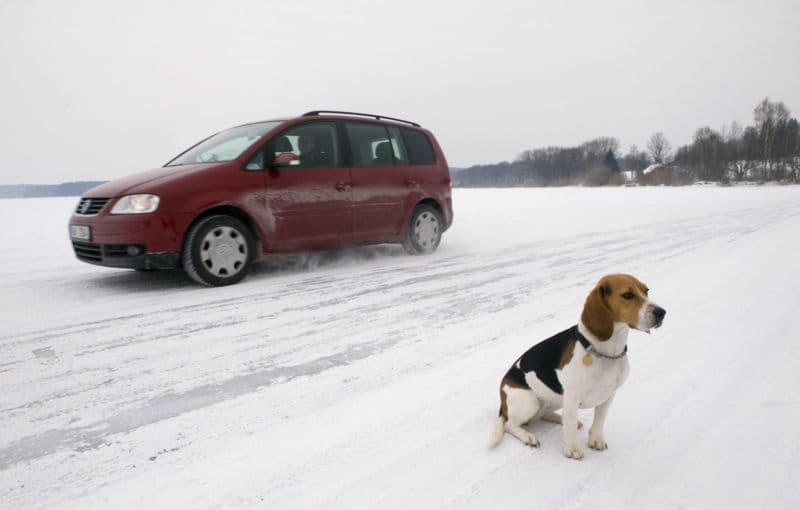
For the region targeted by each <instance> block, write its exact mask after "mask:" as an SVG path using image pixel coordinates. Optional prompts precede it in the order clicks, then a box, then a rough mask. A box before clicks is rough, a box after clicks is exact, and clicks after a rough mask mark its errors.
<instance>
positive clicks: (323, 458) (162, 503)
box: [0, 187, 800, 509]
mask: <svg viewBox="0 0 800 510" xmlns="http://www.w3.org/2000/svg"><path fill="white" fill-rule="evenodd" d="M75 202H76V200H75V199H54V198H50V199H9V200H0V217H2V218H3V219H4V222H3V227H2V229H0V242H1V243H2V246H3V247H4V249H3V250H2V251H0V281H2V292H0V310H2V324H3V326H4V328H3V332H2V333H0V384H2V388H1V391H0V502H1V503H0V507H2V508H3V509H9V508H80V509H91V508H98V509H107V508H115V509H118V508H153V509H155V508H252V507H262V508H270V509H277V508H376V507H381V508H459V509H461V508H512V507H514V508H521V507H526V508H636V509H638V508H787V509H788V508H797V507H798V505H800V484H798V481H800V480H798V477H799V475H800V469H799V468H800V438H798V430H800V428H799V427H798V420H800V397H798V393H797V388H798V382H800V376H799V375H798V370H797V367H798V366H800V365H799V362H800V315H798V313H797V310H798V306H799V305H800V272H798V253H799V252H800V235H798V234H800V188H799V187H769V188H697V187H687V188H622V189H581V188H563V189H513V190H463V189H458V190H455V194H454V207H455V213H456V218H455V224H454V226H453V228H452V229H451V230H450V231H448V232H447V233H446V234H445V237H444V240H443V243H442V245H441V247H440V250H439V251H438V252H437V253H436V254H434V255H432V256H427V257H410V256H406V255H403V254H402V253H401V251H400V250H399V249H398V248H397V247H393V246H380V247H373V248H361V249H350V250H342V251H336V252H329V253H321V254H313V255H305V256H300V255H298V256H292V257H286V258H278V259H276V260H274V261H270V262H266V263H263V264H260V265H259V266H257V267H256V268H255V270H254V271H253V273H252V274H251V275H250V276H249V277H248V278H247V279H246V280H245V281H244V282H242V283H241V284H239V285H235V286H232V287H226V288H218V289H208V288H202V287H199V286H196V285H194V284H192V283H190V281H189V280H188V279H187V278H186V277H185V276H183V275H182V273H180V272H174V273H169V272H167V273H137V272H134V271H126V270H112V269H105V268H98V267H94V266H90V265H87V264H83V263H81V262H78V261H77V260H75V258H74V256H73V254H72V251H71V247H70V245H69V242H68V240H67V226H66V223H67V218H68V215H69V213H70V210H71V209H72V207H73V206H74V205H75ZM620 271H624V272H630V273H633V274H635V275H637V276H638V277H640V278H641V279H642V280H644V281H645V282H646V283H647V284H648V285H649V286H650V288H651V289H652V290H651V297H652V298H653V299H654V300H655V301H656V302H657V303H659V304H660V305H662V306H664V307H665V308H666V309H667V311H668V313H667V317H666V321H665V324H664V326H663V328H661V329H660V330H658V331H656V332H654V333H653V334H652V335H650V336H648V335H645V334H643V333H638V332H632V333H631V337H630V342H629V356H630V362H631V375H630V378H629V379H628V381H627V382H626V384H625V385H624V386H623V387H622V388H621V389H620V391H619V392H618V394H617V399H616V401H615V402H614V404H613V406H612V408H611V411H610V414H609V418H608V421H607V423H606V440H607V442H608V443H609V445H610V449H609V450H608V451H606V452H596V451H593V450H589V449H586V450H585V452H586V458H585V459H584V460H583V461H581V462H578V461H574V460H568V459H565V458H564V457H563V456H562V454H561V449H560V430H559V427H558V426H557V425H554V424H552V423H544V422H542V423H536V424H533V425H531V428H532V430H533V431H534V432H535V433H536V434H537V436H538V437H539V439H540V440H541V441H542V447H541V448H539V449H530V448H527V447H525V446H523V445H522V444H521V443H520V442H519V441H517V440H515V439H514V438H512V437H510V436H508V435H507V436H506V437H505V439H504V440H503V442H502V443H501V444H500V445H499V446H498V447H497V448H496V449H494V450H486V449H485V448H484V444H485V442H486V439H487V437H488V434H489V431H490V429H491V426H492V423H493V421H494V419H495V417H496V416H497V409H498V394H497V387H498V383H499V380H500V378H501V377H502V375H503V373H504V372H505V370H506V369H507V368H508V366H509V365H510V363H512V362H513V361H514V359H516V357H517V356H519V355H520V354H521V353H522V352H523V351H524V350H525V349H527V348H528V347H529V346H530V345H532V344H533V343H535V342H537V341H539V340H541V339H543V338H546V337H547V336H549V335H551V334H553V333H555V332H557V331H560V330H561V329H563V328H565V327H567V326H569V325H571V324H574V323H575V321H576V320H577V317H578V314H579V312H580V307H581V306H582V303H583V300H584V298H585V296H586V293H587V292H588V291H589V290H590V289H591V287H592V285H593V284H594V283H595V281H596V280H597V279H598V278H599V277H600V276H602V275H603V274H606V273H611V272H620ZM581 418H582V420H583V421H584V422H587V423H588V422H590V421H591V411H585V412H582V414H581ZM580 434H581V437H582V441H585V440H586V428H584V429H583V430H582V431H581V432H580Z"/></svg>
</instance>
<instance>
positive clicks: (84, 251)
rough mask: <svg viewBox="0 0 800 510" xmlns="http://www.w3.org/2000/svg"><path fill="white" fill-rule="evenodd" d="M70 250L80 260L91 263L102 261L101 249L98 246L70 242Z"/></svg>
mask: <svg viewBox="0 0 800 510" xmlns="http://www.w3.org/2000/svg"><path fill="white" fill-rule="evenodd" d="M72 248H73V249H74V250H75V255H76V256H77V257H78V258H79V259H81V260H88V261H91V262H102V260H103V249H102V247H101V246H100V245H99V244H94V243H81V242H78V241H72Z"/></svg>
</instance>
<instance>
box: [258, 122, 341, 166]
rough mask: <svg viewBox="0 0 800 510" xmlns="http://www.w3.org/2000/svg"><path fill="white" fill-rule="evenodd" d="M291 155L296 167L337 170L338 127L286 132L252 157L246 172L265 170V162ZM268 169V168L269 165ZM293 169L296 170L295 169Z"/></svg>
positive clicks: (308, 127) (313, 125) (322, 125)
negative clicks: (331, 168) (295, 157)
mask: <svg viewBox="0 0 800 510" xmlns="http://www.w3.org/2000/svg"><path fill="white" fill-rule="evenodd" d="M286 153H291V154H294V155H295V156H297V166H296V167H307V168H308V167H337V166H341V165H342V158H341V155H340V154H339V144H338V142H337V140H336V124H335V123H333V122H314V123H309V124H302V125H300V126H296V127H293V128H291V129H289V130H288V131H285V132H283V133H281V134H279V135H278V136H276V137H275V138H273V139H272V140H270V142H269V143H267V145H266V147H265V150H264V151H261V152H260V153H259V154H257V155H256V156H254V157H253V159H251V160H250V162H249V163H248V164H247V166H246V167H245V168H246V169H247V170H263V169H264V168H265V162H264V158H265V156H266V159H268V160H269V162H271V161H273V160H274V159H275V157H277V156H279V155H281V154H286ZM266 166H269V163H267V165H266ZM296 167H295V166H293V168H296Z"/></svg>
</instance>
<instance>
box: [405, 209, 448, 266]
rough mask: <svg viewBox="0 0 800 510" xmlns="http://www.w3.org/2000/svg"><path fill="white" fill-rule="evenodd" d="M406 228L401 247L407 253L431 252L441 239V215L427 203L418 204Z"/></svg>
mask: <svg viewBox="0 0 800 510" xmlns="http://www.w3.org/2000/svg"><path fill="white" fill-rule="evenodd" d="M406 230H407V232H406V237H405V239H404V240H403V248H405V249H406V251H407V252H408V253H411V254H424V253H433V252H434V251H436V248H438V247H439V242H440V241H441V240H442V215H441V214H439V211H437V210H436V209H435V208H433V207H431V206H429V205H418V206H417V207H416V208H415V209H414V212H413V213H411V219H410V220H409V223H408V228H407V229H406Z"/></svg>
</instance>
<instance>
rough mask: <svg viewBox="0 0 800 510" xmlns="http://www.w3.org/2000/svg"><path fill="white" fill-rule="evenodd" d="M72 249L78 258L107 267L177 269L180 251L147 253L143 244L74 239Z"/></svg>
mask: <svg viewBox="0 0 800 510" xmlns="http://www.w3.org/2000/svg"><path fill="white" fill-rule="evenodd" d="M72 249H73V250H75V256H76V257H78V260H81V261H83V262H87V263H89V264H95V265H98V266H106V267H121V268H130V269H177V268H179V267H181V265H180V253H178V252H160V253H147V252H146V248H145V246H143V245H136V244H97V243H87V242H83V241H72Z"/></svg>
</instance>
